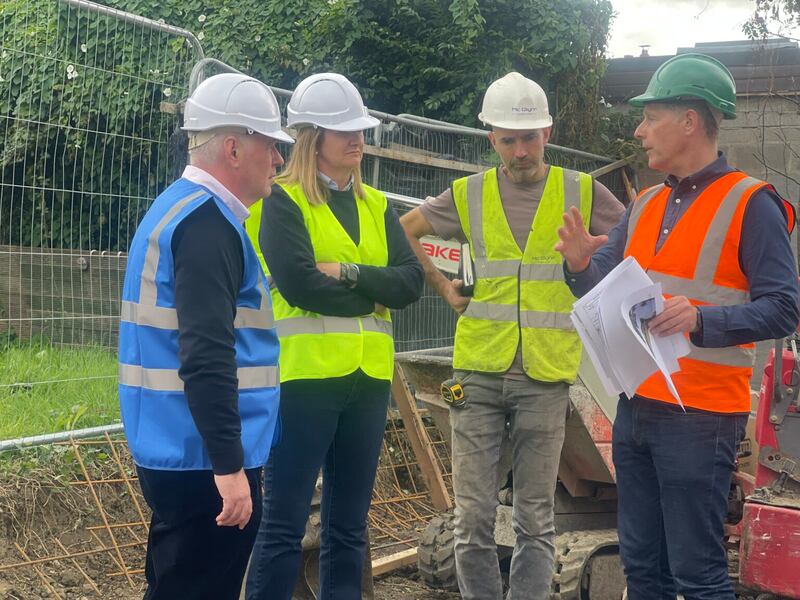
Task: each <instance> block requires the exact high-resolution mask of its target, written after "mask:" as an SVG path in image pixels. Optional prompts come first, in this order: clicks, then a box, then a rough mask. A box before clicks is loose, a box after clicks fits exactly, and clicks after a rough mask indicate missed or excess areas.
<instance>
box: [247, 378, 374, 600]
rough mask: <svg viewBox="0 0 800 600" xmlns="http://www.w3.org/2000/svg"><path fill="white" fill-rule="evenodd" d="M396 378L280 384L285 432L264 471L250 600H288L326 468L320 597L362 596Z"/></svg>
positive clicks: (350, 599)
mask: <svg viewBox="0 0 800 600" xmlns="http://www.w3.org/2000/svg"><path fill="white" fill-rule="evenodd" d="M389 385H390V382H388V381H384V380H377V379H373V378H371V377H368V376H367V375H365V374H364V373H363V372H362V371H361V370H357V371H355V372H353V373H351V374H350V375H347V376H345V377H336V378H331V379H321V380H299V381H289V382H286V383H283V384H281V425H282V438H281V441H280V443H279V444H278V445H277V446H276V447H275V448H273V449H272V452H271V455H270V459H269V462H268V463H267V466H266V468H265V470H264V488H265V490H264V509H263V516H262V519H261V526H260V528H259V530H258V535H257V537H256V543H255V546H254V548H253V556H252V559H251V561H250V571H249V573H248V576H247V593H246V596H247V600H289V599H290V598H291V597H292V591H293V590H294V585H295V581H296V580H297V575H298V572H299V570H300V563H301V559H302V549H301V545H300V544H301V541H302V539H303V535H304V533H305V527H306V520H307V519H308V514H309V510H310V504H311V497H312V495H313V492H314V485H315V483H316V480H317V475H318V474H319V470H320V467H322V473H323V478H322V506H321V519H322V523H321V527H322V547H321V549H320V591H319V595H318V596H317V598H319V600H333V599H335V600H361V570H362V567H363V562H364V556H365V549H366V541H365V534H366V520H367V512H368V510H369V506H370V502H371V500H372V485H373V482H374V480H375V470H376V468H377V465H378V456H379V453H380V448H381V443H382V441H383V433H384V430H385V428H386V408H387V405H388V402H389Z"/></svg>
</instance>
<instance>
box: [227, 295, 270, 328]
mask: <svg viewBox="0 0 800 600" xmlns="http://www.w3.org/2000/svg"><path fill="white" fill-rule="evenodd" d="M261 306H264V299H263V298H262V300H261ZM233 326H234V328H236V329H272V328H273V327H274V326H275V321H274V319H273V317H272V309H271V308H262V309H258V308H247V307H244V306H239V307H237V308H236V317H235V318H234V319H233Z"/></svg>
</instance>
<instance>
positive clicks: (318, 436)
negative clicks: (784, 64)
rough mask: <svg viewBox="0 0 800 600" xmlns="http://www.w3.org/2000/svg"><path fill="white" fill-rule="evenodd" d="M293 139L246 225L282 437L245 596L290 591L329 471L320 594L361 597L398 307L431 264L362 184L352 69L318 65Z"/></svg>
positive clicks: (362, 113) (411, 297)
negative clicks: (274, 343) (266, 288)
mask: <svg viewBox="0 0 800 600" xmlns="http://www.w3.org/2000/svg"><path fill="white" fill-rule="evenodd" d="M287 121H288V124H289V126H290V127H295V128H296V129H297V142H296V144H295V146H294V150H293V152H292V155H291V157H290V159H289V163H288V165H287V167H286V169H285V171H284V172H283V173H282V174H281V176H280V177H279V178H278V179H277V180H276V181H277V182H278V183H277V184H276V186H275V187H274V189H273V193H272V195H270V197H269V198H266V199H265V200H264V201H263V204H259V205H254V206H253V207H251V216H250V219H249V220H248V222H247V224H246V227H247V230H248V233H249V235H250V236H251V238H252V239H253V240H254V241H255V242H256V243H255V244H254V245H255V247H256V248H259V247H260V249H261V252H262V253H263V262H264V268H265V270H266V272H267V274H268V276H269V278H270V281H271V286H272V290H271V293H272V303H273V309H274V311H275V322H276V325H277V327H278V335H279V336H280V342H281V356H280V371H281V422H282V439H281V441H280V443H279V444H278V446H277V447H276V448H275V449H274V450H273V452H272V454H271V456H270V462H269V463H268V464H267V468H266V471H265V495H264V511H263V516H262V520H261V527H260V529H259V532H258V538H257V539H256V544H255V548H254V550H253V557H252V561H251V566H250V571H249V575H248V578H247V598H248V600H267V599H269V600H284V599H285V600H289V599H290V598H291V596H292V590H293V589H294V585H295V580H296V579H297V574H298V571H299V568H300V564H301V558H302V551H301V546H300V542H301V540H302V538H303V535H304V533H305V524H306V519H307V518H308V513H309V505H310V502H311V497H312V494H313V492H314V485H315V482H316V480H317V475H318V473H319V470H320V468H322V472H323V486H322V524H321V525H322V548H321V552H320V577H319V581H320V592H319V595H318V597H319V598H337V599H360V598H361V571H362V566H363V561H364V556H365V529H366V517H367V511H368V510H369V505H370V499H371V497H372V485H373V481H374V479H375V470H376V468H377V462H378V455H379V452H380V447H381V442H382V440H383V432H384V428H385V423H386V408H387V403H388V400H389V386H390V383H391V379H392V370H393V361H394V341H393V338H392V321H391V318H390V316H389V311H388V308H403V307H404V306H406V305H408V304H410V303H412V302H414V301H416V300H417V299H418V298H419V296H420V294H421V292H422V283H423V272H422V267H421V266H420V264H419V262H418V260H417V258H416V256H415V255H414V253H413V252H412V250H411V249H410V247H409V245H408V242H407V240H406V237H405V234H404V233H403V229H402V228H401V227H400V223H399V221H398V219H397V216H396V215H395V214H394V211H393V210H392V208H391V206H389V205H388V203H387V200H386V196H384V195H383V194H382V193H381V192H379V191H378V190H376V189H374V188H371V187H369V186H367V185H365V184H364V183H363V182H362V181H361V158H362V156H363V150H364V130H365V129H370V128H372V127H375V126H377V125H378V124H379V121H378V119H375V118H374V117H371V116H370V115H369V114H368V112H367V109H366V107H365V106H364V103H363V101H362V99H361V95H360V94H359V93H358V90H357V89H356V88H355V86H353V84H352V83H350V81H348V80H347V79H346V78H345V77H343V76H341V75H338V74H335V73H321V74H318V75H312V76H311V77H308V78H306V79H305V80H303V81H302V82H300V84H299V85H298V86H297V89H296V90H295V92H294V94H292V98H291V100H290V101H289V105H288V107H287Z"/></svg>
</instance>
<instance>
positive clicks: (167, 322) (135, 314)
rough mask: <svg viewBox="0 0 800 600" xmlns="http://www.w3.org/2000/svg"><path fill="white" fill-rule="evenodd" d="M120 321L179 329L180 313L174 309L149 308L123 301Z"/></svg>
mask: <svg viewBox="0 0 800 600" xmlns="http://www.w3.org/2000/svg"><path fill="white" fill-rule="evenodd" d="M119 318H120V320H121V321H127V322H129V323H136V324H137V325H145V326H147V327H157V328H159V329H177V328H178V313H177V312H176V311H175V309H174V308H166V307H164V306H147V305H144V304H136V303H135V302H128V301H126V300H123V301H122V305H121V306H120V317H119Z"/></svg>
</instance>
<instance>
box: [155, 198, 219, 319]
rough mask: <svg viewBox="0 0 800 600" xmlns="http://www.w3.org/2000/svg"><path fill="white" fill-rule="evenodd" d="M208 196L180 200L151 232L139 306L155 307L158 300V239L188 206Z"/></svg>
mask: <svg viewBox="0 0 800 600" xmlns="http://www.w3.org/2000/svg"><path fill="white" fill-rule="evenodd" d="M206 195H208V192H207V191H205V190H197V191H196V192H194V193H192V194H189V195H188V196H186V197H185V198H182V199H181V200H178V201H177V202H176V203H175V204H173V205H172V208H170V209H169V210H168V211H167V213H166V214H165V215H164V216H163V217H162V218H161V220H160V221H159V222H158V224H157V225H156V226H155V228H153V231H152V232H150V238H149V239H148V240H147V253H146V254H145V257H144V267H143V268H142V276H141V278H140V279H141V283H140V284H139V285H140V287H139V304H148V305H150V306H155V304H156V299H157V298H158V293H157V290H156V271H157V270H158V261H159V259H160V258H161V248H159V246H158V237H159V236H160V235H161V232H162V230H163V229H164V227H166V226H167V225H168V224H169V222H170V221H172V219H173V218H175V215H177V214H178V213H179V212H180V211H181V210H183V208H184V207H185V206H186V205H187V204H189V203H190V202H193V201H194V200H197V199H198V198H200V197H201V196H206Z"/></svg>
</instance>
